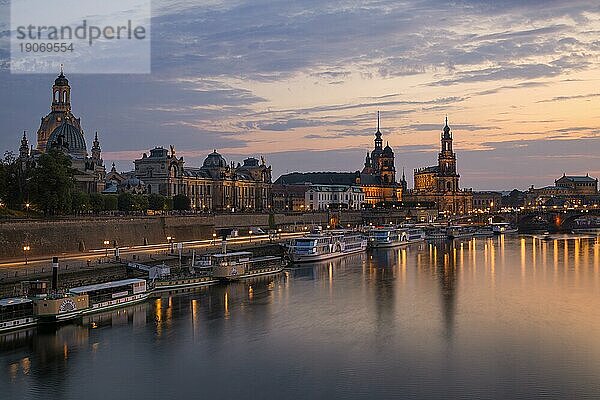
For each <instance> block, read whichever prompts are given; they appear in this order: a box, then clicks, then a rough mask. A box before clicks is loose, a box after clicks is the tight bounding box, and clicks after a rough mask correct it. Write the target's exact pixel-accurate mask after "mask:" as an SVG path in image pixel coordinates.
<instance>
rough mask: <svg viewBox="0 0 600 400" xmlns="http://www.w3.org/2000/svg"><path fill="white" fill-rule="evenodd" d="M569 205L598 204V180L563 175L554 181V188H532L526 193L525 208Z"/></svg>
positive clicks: (589, 177) (588, 177) (586, 176)
mask: <svg viewBox="0 0 600 400" xmlns="http://www.w3.org/2000/svg"><path fill="white" fill-rule="evenodd" d="M565 201H566V202H568V203H569V204H577V205H586V204H598V202H599V193H598V179H596V178H593V177H591V176H589V174H587V175H585V176H582V175H567V174H563V176H561V177H560V178H558V179H556V180H555V181H554V186H546V187H541V188H534V187H533V186H531V187H530V188H529V190H528V191H527V192H526V197H525V205H527V206H542V205H545V206H555V205H562V204H563V203H564V202H565Z"/></svg>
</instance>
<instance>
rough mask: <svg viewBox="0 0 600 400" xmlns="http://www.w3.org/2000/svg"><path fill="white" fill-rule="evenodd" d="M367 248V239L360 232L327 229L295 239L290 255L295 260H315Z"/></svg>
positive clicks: (290, 248) (357, 251) (361, 250)
mask: <svg viewBox="0 0 600 400" xmlns="http://www.w3.org/2000/svg"><path fill="white" fill-rule="evenodd" d="M366 249H367V239H366V238H365V237H364V236H363V235H362V234H361V233H360V232H352V231H326V232H323V233H316V234H314V233H313V234H309V235H307V236H304V237H301V238H297V239H294V241H293V242H292V244H291V245H290V246H289V255H290V257H291V259H292V261H293V262H313V261H320V260H328V259H330V258H335V257H341V256H344V255H346V254H353V253H360V252H363V251H365V250H366Z"/></svg>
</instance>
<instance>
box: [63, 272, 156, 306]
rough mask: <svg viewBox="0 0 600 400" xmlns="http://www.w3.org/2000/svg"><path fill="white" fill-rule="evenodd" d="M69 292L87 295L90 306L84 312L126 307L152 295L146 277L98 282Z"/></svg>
mask: <svg viewBox="0 0 600 400" xmlns="http://www.w3.org/2000/svg"><path fill="white" fill-rule="evenodd" d="M69 293H71V294H73V295H78V296H87V297H88V299H89V307H87V308H86V309H84V310H83V311H82V314H91V313H95V312H100V311H104V310H110V309H113V308H118V307H124V306H127V305H130V304H135V303H139V302H141V301H144V300H146V299H147V298H148V296H149V295H150V291H148V288H147V286H146V280H144V279H125V280H122V281H114V282H105V283H98V284H96V285H88V286H81V287H76V288H71V289H69Z"/></svg>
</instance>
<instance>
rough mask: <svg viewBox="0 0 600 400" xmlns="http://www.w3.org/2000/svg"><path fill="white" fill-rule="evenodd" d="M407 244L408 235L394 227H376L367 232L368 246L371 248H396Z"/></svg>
mask: <svg viewBox="0 0 600 400" xmlns="http://www.w3.org/2000/svg"><path fill="white" fill-rule="evenodd" d="M404 244H408V233H407V232H406V231H405V230H404V229H399V228H394V227H376V228H373V229H371V230H370V231H369V236H368V246H369V247H371V248H386V247H396V246H401V245H404Z"/></svg>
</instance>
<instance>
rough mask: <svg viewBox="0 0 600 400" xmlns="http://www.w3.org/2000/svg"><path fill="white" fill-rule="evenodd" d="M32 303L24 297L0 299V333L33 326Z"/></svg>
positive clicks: (34, 322)
mask: <svg viewBox="0 0 600 400" xmlns="http://www.w3.org/2000/svg"><path fill="white" fill-rule="evenodd" d="M36 323H37V318H36V316H35V313H34V311H33V302H32V301H31V299H28V298H26V297H13V298H7V299H0V333H4V332H8V331H12V330H17V329H23V328H29V327H32V326H35V325H36Z"/></svg>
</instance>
